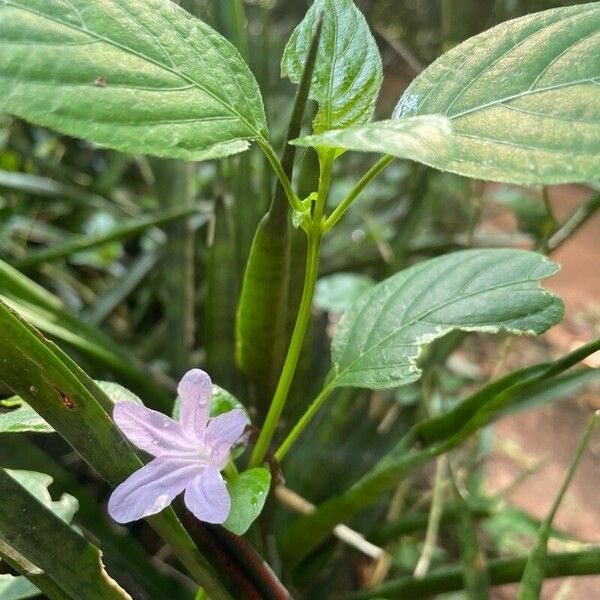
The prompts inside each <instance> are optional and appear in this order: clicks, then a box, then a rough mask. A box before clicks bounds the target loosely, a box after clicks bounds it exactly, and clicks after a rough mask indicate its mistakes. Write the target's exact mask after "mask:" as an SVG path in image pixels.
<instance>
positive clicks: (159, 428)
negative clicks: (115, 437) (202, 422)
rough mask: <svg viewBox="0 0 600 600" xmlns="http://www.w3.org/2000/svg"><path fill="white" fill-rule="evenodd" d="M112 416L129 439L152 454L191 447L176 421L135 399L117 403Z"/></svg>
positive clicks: (160, 454)
mask: <svg viewBox="0 0 600 600" xmlns="http://www.w3.org/2000/svg"><path fill="white" fill-rule="evenodd" d="M113 419H114V421H115V423H116V424H117V426H118V427H119V429H120V430H121V431H122V432H123V433H124V434H125V436H126V437H127V439H128V440H129V441H130V442H132V443H133V444H135V445H136V446H137V447H138V448H140V449H141V450H145V451H146V452H149V453H150V454H152V455H153V456H162V455H163V454H169V453H173V452H185V450H186V448H187V447H189V446H190V442H188V443H187V445H186V438H185V436H184V435H183V431H182V428H181V425H180V424H179V423H178V422H177V421H174V420H173V419H171V418H170V417H168V416H167V415H163V414H162V413H159V412H157V411H155V410H151V409H149V408H146V407H145V406H143V405H141V404H137V403H136V402H131V401H128V400H125V401H122V402H117V403H116V404H115V408H114V410H113Z"/></svg>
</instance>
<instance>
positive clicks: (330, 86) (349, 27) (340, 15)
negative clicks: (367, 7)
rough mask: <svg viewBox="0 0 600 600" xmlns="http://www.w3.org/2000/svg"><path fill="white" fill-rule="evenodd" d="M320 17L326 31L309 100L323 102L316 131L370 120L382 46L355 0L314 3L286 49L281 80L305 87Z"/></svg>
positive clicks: (380, 72) (380, 77)
mask: <svg viewBox="0 0 600 600" xmlns="http://www.w3.org/2000/svg"><path fill="white" fill-rule="evenodd" d="M321 15H323V33H322V37H321V43H320V46H319V54H318V55H317V62H316V65H315V70H314V74H313V78H312V85H311V88H310V98H312V99H313V100H316V102H317V103H318V104H319V111H318V113H317V115H316V117H315V120H314V130H315V132H322V131H326V130H328V129H336V128H340V129H341V128H345V127H349V126H350V125H354V124H357V123H366V122H368V121H370V120H371V118H372V117H373V113H374V111H375V101H376V100H377V96H378V95H379V89H380V87H381V82H382V80H383V68H382V65H381V56H380V55H379V50H378V48H377V44H376V43H375V40H374V39H373V36H372V35H371V32H370V30H369V26H368V24H367V21H366V20H365V18H364V16H363V15H362V13H361V12H360V11H359V10H358V9H357V8H356V6H355V5H354V3H353V2H352V0H315V2H314V4H313V5H312V6H311V8H310V9H309V11H308V12H307V13H306V16H305V18H304V20H303V21H302V23H300V25H299V26H298V27H297V28H296V30H295V31H294V33H293V34H292V37H291V38H290V40H289V42H288V44H287V46H286V48H285V51H284V54H283V59H282V62H281V74H282V76H283V77H288V78H289V79H290V80H291V81H292V82H293V83H296V84H297V83H300V79H301V77H302V71H303V69H304V65H305V64H306V58H307V55H308V51H309V47H310V43H311V39H312V36H313V33H314V31H315V28H316V25H317V21H318V19H319V18H320V16H321Z"/></svg>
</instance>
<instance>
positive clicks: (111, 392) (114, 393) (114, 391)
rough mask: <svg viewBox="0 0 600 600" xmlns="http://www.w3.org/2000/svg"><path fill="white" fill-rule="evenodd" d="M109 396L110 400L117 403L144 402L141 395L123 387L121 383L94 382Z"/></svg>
mask: <svg viewBox="0 0 600 600" xmlns="http://www.w3.org/2000/svg"><path fill="white" fill-rule="evenodd" d="M94 383H95V384H96V385H97V386H98V387H99V388H100V389H101V390H102V391H103V392H104V393H105V394H106V395H107V396H108V398H109V400H110V401H111V402H112V403H113V404H116V403H117V402H123V401H128V402H135V403H136V404H144V403H143V402H142V401H141V400H140V398H139V396H136V395H135V394H134V393H133V392H132V391H130V390H128V389H127V388H125V387H123V386H122V385H121V384H119V383H115V382H114V381H98V380H96V381H95V382H94Z"/></svg>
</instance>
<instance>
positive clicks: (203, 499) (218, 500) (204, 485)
mask: <svg viewBox="0 0 600 600" xmlns="http://www.w3.org/2000/svg"><path fill="white" fill-rule="evenodd" d="M184 500H185V504H186V506H187V507H188V508H189V509H190V511H192V513H194V515H195V516H196V518H198V519H200V520H201V521H206V522H207V523H224V522H225V519H227V516H228V515H229V511H230V510H231V499H230V498H229V492H228V491H227V487H226V486H225V482H224V481H223V478H222V477H221V473H219V469H217V467H216V466H215V465H209V466H208V467H206V469H205V470H204V472H203V473H202V474H201V475H200V476H198V477H196V478H195V479H194V480H193V481H192V482H191V483H190V484H189V485H188V486H187V488H186V490H185V496H184Z"/></svg>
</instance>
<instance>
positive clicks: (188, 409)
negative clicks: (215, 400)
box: [177, 369, 212, 440]
mask: <svg viewBox="0 0 600 600" xmlns="http://www.w3.org/2000/svg"><path fill="white" fill-rule="evenodd" d="M177 392H178V394H179V397H180V398H181V412H180V418H179V421H180V422H181V426H182V427H183V429H184V431H186V432H187V433H190V434H192V435H194V436H195V437H196V438H198V439H200V440H203V439H204V430H205V429H206V423H207V422H208V415H209V413H210V405H211V402H212V382H211V380H210V377H209V376H208V375H207V374H206V373H205V372H204V371H201V370H200V369H192V370H191V371H188V372H187V373H186V374H185V375H184V376H183V378H182V379H181V381H180V382H179V385H178V386H177Z"/></svg>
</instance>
